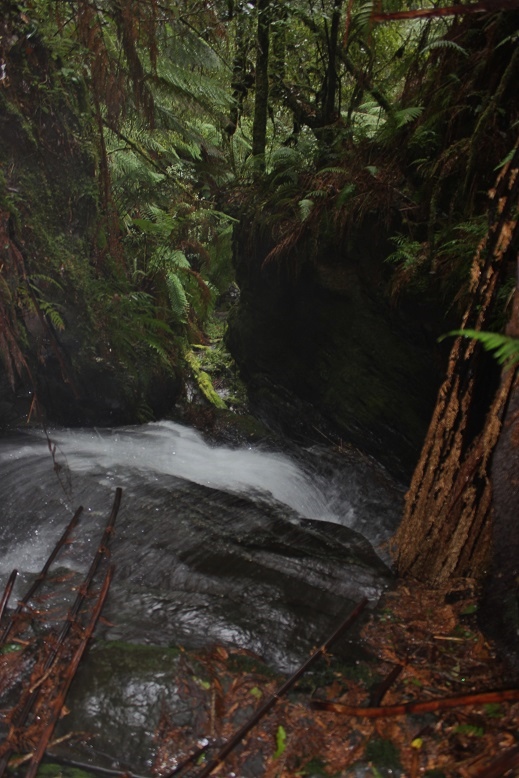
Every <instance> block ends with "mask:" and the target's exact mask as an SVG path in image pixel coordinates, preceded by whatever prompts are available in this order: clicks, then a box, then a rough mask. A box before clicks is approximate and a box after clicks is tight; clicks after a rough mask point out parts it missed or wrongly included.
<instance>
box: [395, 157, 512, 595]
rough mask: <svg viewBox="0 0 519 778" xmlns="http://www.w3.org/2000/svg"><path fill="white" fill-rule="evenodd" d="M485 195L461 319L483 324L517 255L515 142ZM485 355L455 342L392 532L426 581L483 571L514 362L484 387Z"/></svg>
mask: <svg viewBox="0 0 519 778" xmlns="http://www.w3.org/2000/svg"><path fill="white" fill-rule="evenodd" d="M489 194H490V199H491V203H492V207H491V214H490V219H489V228H488V231H487V234H486V237H485V239H484V240H483V241H482V243H481V245H480V247H479V249H478V252H477V254H476V257H475V259H474V262H473V266H472V295H471V303H470V305H469V307H468V309H467V311H466V313H465V315H464V317H463V325H462V326H463V328H471V329H476V330H485V329H488V327H489V323H490V321H491V317H492V314H493V312H494V309H495V302H496V294H497V291H498V289H499V285H500V282H501V281H502V279H503V277H504V275H505V273H506V270H507V267H509V263H510V261H515V258H514V251H516V247H517V240H518V237H519V228H518V217H517V207H518V195H519V147H518V146H517V145H516V148H515V153H514V155H513V158H512V159H511V160H510V162H509V163H508V164H507V165H505V166H504V167H503V168H502V170H501V172H500V174H499V176H498V179H497V182H496V186H495V188H494V189H493V190H491V192H490V193H489ZM516 294H517V292H516ZM514 312H515V313H514V315H516V314H517V306H515V307H514ZM484 357H485V355H484V354H482V351H481V346H480V344H478V343H477V342H475V341H474V340H468V339H465V338H462V337H458V338H457V339H456V341H455V342H454V345H453V347H452V350H451V353H450V358H449V363H448V369H447V374H446V377H445V380H444V382H443V384H442V386H441V388H440V390H439V393H438V398H437V402H436V406H435V410H434V413H433V417H432V420H431V423H430V426H429V431H428V433H427V436H426V439H425V442H424V445H423V448H422V452H421V456H420V459H419V462H418V465H417V467H416V469H415V472H414V475H413V478H412V481H411V485H410V488H409V491H408V493H407V495H406V505H405V511H404V516H403V519H402V522H401V525H400V527H399V529H398V531H397V533H396V536H395V538H394V547H395V561H396V567H397V569H398V572H399V573H400V574H402V575H408V576H413V577H416V578H420V579H422V580H427V581H430V582H431V583H439V582H441V581H445V580H446V579H448V578H449V577H452V576H469V577H476V578H481V577H482V576H483V574H484V572H485V569H486V566H487V564H488V563H489V561H490V554H491V538H492V527H491V518H492V472H491V463H492V456H493V454H494V451H495V448H496V445H497V443H498V441H499V438H500V434H501V430H502V424H503V418H504V415H505V413H506V411H507V408H508V405H509V401H510V398H511V396H512V391H513V387H514V382H515V374H516V369H515V368H510V369H506V368H505V369H504V370H503V373H502V376H501V380H500V382H499V381H496V385H497V388H495V389H494V390H492V391H489V386H488V358H487V362H486V363H485V359H484Z"/></svg>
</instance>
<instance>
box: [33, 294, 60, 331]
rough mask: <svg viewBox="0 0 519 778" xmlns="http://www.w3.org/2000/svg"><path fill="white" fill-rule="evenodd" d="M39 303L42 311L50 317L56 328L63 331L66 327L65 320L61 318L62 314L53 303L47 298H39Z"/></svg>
mask: <svg viewBox="0 0 519 778" xmlns="http://www.w3.org/2000/svg"><path fill="white" fill-rule="evenodd" d="M38 305H39V307H40V310H41V311H42V313H44V314H45V316H46V317H47V318H48V319H49V321H50V322H51V324H52V326H53V327H54V329H55V330H58V331H60V332H61V331H62V330H64V329H65V322H64V321H63V319H62V318H61V314H60V313H59V312H58V311H57V310H56V308H55V306H54V305H53V304H52V303H49V302H47V301H46V300H38Z"/></svg>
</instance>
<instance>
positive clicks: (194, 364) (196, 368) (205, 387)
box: [184, 350, 227, 408]
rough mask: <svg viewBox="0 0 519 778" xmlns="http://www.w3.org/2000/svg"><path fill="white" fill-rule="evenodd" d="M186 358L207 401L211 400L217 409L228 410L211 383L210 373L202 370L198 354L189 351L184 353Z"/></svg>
mask: <svg viewBox="0 0 519 778" xmlns="http://www.w3.org/2000/svg"><path fill="white" fill-rule="evenodd" d="M184 358H185V360H186V362H187V363H188V365H189V366H190V368H191V370H192V372H193V376H194V377H195V380H196V382H197V385H198V388H199V389H200V391H201V392H202V394H203V395H204V397H205V398H206V400H209V402H210V403H211V405H214V406H215V408H227V405H226V403H225V401H224V400H222V398H221V397H220V396H219V395H218V394H217V393H216V391H215V389H214V386H213V382H212V381H211V377H210V376H209V375H208V373H206V372H205V370H202V369H201V367H200V362H199V360H198V357H197V356H196V354H195V353H194V352H193V351H189V350H187V351H186V352H185V353H184Z"/></svg>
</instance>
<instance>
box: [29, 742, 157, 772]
mask: <svg viewBox="0 0 519 778" xmlns="http://www.w3.org/2000/svg"><path fill="white" fill-rule="evenodd" d="M51 745H53V744H51ZM43 761H45V762H55V763H56V764H61V765H64V766H65V767H74V768H76V770H83V771H84V772H88V773H97V774H99V775H110V776H114V778H148V776H142V775H138V774H137V773H132V772H130V771H129V770H124V769H122V768H121V770H113V769H111V768H109V767H99V766H98V765H93V764H90V762H89V763H88V764H87V763H85V762H76V761H75V760H74V759H66V758H65V757H63V756H59V755H58V754H53V753H51V752H50V751H46V752H45V756H44V760H43Z"/></svg>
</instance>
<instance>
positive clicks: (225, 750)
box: [168, 598, 368, 778]
mask: <svg viewBox="0 0 519 778" xmlns="http://www.w3.org/2000/svg"><path fill="white" fill-rule="evenodd" d="M367 604H368V601H367V599H366V598H364V599H363V600H361V602H360V603H359V604H358V605H357V606H356V607H355V608H354V609H353V611H352V612H351V613H350V614H349V616H348V617H347V618H346V619H345V620H344V621H343V622H342V624H341V625H340V626H339V627H338V628H337V629H336V630H335V632H334V633H333V634H332V635H331V636H330V637H329V638H328V640H327V641H326V642H325V643H323V644H322V646H321V647H320V648H318V649H317V650H316V651H314V653H313V654H312V656H311V657H310V658H309V659H307V660H306V662H304V664H302V665H301V667H299V669H298V670H296V672H295V673H294V674H293V675H292V676H291V677H290V678H289V679H288V680H287V681H285V683H284V684H283V685H282V686H281V687H280V689H279V690H278V691H277V692H276V693H275V694H273V695H271V696H270V697H269V699H268V700H267V701H266V702H265V703H263V705H262V706H261V707H260V708H259V709H258V710H257V711H256V713H255V714H254V715H253V716H252V717H251V718H250V719H249V720H248V721H246V722H245V724H244V725H243V726H242V727H240V729H239V730H238V731H237V732H236V733H235V734H234V735H233V736H232V737H231V738H230V739H229V740H228V741H227V743H225V745H224V746H223V747H222V748H221V749H220V751H219V752H218V754H217V755H216V756H215V757H214V759H211V761H210V762H208V763H207V764H206V766H205V767H204V768H203V769H202V770H201V771H200V772H199V773H198V776H197V778H206V776H208V775H210V774H211V773H212V772H213V771H214V770H216V768H217V767H219V766H220V765H221V764H222V762H223V761H224V760H225V758H226V757H227V756H228V755H229V754H230V753H231V751H232V750H233V749H234V748H236V746H237V745H238V744H239V743H240V742H241V741H242V740H243V738H244V737H245V735H247V734H248V732H250V730H251V729H252V728H253V727H255V726H256V724H258V722H259V721H261V719H262V718H263V717H264V716H265V715H266V714H267V713H268V712H269V711H270V710H271V708H273V707H274V705H275V704H276V702H277V701H278V700H279V699H281V697H283V695H284V694H286V692H288V691H289V689H291V688H292V686H294V684H295V683H296V681H298V680H299V678H301V676H302V675H303V674H304V673H305V672H306V671H307V670H308V668H309V667H310V665H312V664H313V663H314V662H315V661H316V660H317V659H318V658H319V657H320V656H323V655H324V654H326V652H327V651H328V649H329V648H330V646H331V645H332V644H333V643H335V641H336V640H337V639H338V638H339V637H340V636H341V635H342V633H343V632H345V631H346V630H347V629H348V628H349V627H350V626H351V625H352V624H353V623H354V622H355V621H356V620H357V619H358V617H359V616H360V615H361V613H362V612H363V610H364V608H365V607H366V605H367ZM174 774H175V773H170V774H169V775H168V778H169V776H170V775H174Z"/></svg>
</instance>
